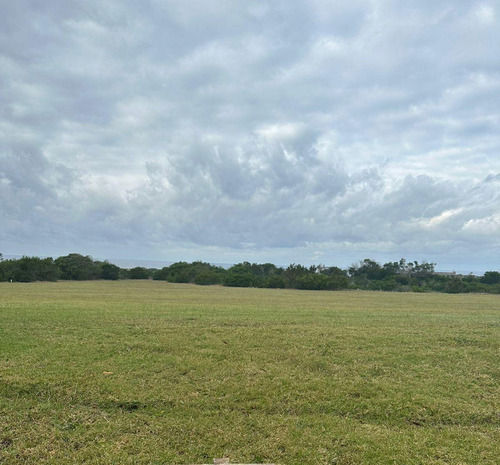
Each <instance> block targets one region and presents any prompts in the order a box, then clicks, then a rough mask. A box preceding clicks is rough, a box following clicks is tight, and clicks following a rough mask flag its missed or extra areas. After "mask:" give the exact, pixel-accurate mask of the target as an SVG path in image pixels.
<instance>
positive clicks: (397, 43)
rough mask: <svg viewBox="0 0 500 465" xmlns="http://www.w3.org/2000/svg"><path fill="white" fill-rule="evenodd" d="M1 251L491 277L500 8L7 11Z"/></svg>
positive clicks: (498, 186) (95, 2) (487, 4)
mask: <svg viewBox="0 0 500 465" xmlns="http://www.w3.org/2000/svg"><path fill="white" fill-rule="evenodd" d="M0 252H3V253H4V254H27V255H40V256H42V255H43V256H54V257H56V256H59V255H64V254H67V253H70V252H80V253H84V254H90V255H92V256H94V257H96V258H133V259H157V260H169V261H176V260H187V261H192V260H196V259H201V260H205V261H210V262H225V263H234V262H239V261H243V260H249V261H258V262H273V263H277V264H285V265H286V264H288V263H291V262H295V263H303V264H310V263H324V264H326V265H338V266H348V265H350V264H351V263H353V262H355V261H357V260H360V259H363V258H368V257H369V258H373V259H375V260H378V261H381V262H382V263H383V262H385V261H389V260H390V261H394V260H399V258H401V257H406V258H408V259H412V260H414V259H416V260H419V261H422V260H427V261H434V262H437V264H438V268H440V269H456V270H457V271H459V270H460V271H476V272H481V271H484V270H497V269H499V266H500V265H499V262H500V260H499V258H500V1H499V0H489V1H488V0H487V1H479V2H478V1H468V0H460V1H456V0H420V1H418V2H416V1H409V0H392V1H391V0H371V1H370V0H365V1H358V0H349V1H335V2H333V1H331V0H302V1H301V0H282V1H280V0H276V1H267V2H264V1H251V0H188V1H187V0H106V1H103V0H85V1H82V0H43V1H35V0H15V1H12V0H0Z"/></svg>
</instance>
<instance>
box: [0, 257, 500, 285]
mask: <svg viewBox="0 0 500 465" xmlns="http://www.w3.org/2000/svg"><path fill="white" fill-rule="evenodd" d="M434 267H435V263H425V262H424V263H418V262H417V261H414V262H411V261H409V262H408V261H406V260H405V259H404V258H402V259H401V260H399V261H397V262H388V263H385V264H383V265H381V264H379V263H377V262H376V261H374V260H370V259H365V260H363V261H361V262H359V263H357V264H354V265H352V266H351V267H350V268H349V269H347V270H342V269H340V268H338V267H336V266H330V267H327V266H324V265H312V266H309V267H305V266H302V265H296V264H291V265H289V266H288V267H286V268H284V267H278V266H276V265H273V264H272V263H264V264H258V263H249V262H243V263H238V264H236V265H233V266H231V267H230V268H228V269H226V268H223V267H220V266H215V265H211V264H210V263H205V262H200V261H196V262H192V263H187V262H177V263H174V264H172V265H170V266H167V267H164V268H162V269H147V268H143V267H135V268H131V269H124V268H120V267H118V266H116V265H114V264H112V263H109V262H107V261H104V262H101V261H95V260H93V259H92V258H91V257H89V256H84V255H80V254H77V253H72V254H69V255H66V256H64V257H59V258H57V259H55V260H54V259H52V258H43V259H42V258H38V257H22V258H20V259H11V260H2V256H1V254H0V281H17V282H32V281H57V280H58V279H62V280H75V281H84V280H85V281H86V280H94V279H105V280H117V279H153V280H157V281H168V282H171V283H194V284H199V285H210V284H221V285H224V286H229V287H260V288H281V289H304V290H340V289H365V290H377V291H398V292H404V291H413V292H447V293H451V294H458V293H471V292H486V293H493V294H499V293H500V273H499V272H498V271H487V272H486V273H484V275H483V276H475V275H466V276H464V275H457V274H453V273H437V272H435V270H434Z"/></svg>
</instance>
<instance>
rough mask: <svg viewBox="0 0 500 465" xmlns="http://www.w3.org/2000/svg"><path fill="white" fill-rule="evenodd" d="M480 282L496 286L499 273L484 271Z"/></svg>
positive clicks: (499, 276) (498, 280) (499, 278)
mask: <svg viewBox="0 0 500 465" xmlns="http://www.w3.org/2000/svg"><path fill="white" fill-rule="evenodd" d="M480 281H481V282H482V283H483V284H498V283H500V273H499V272H498V271H486V272H485V273H484V275H483V276H482V277H481V279H480Z"/></svg>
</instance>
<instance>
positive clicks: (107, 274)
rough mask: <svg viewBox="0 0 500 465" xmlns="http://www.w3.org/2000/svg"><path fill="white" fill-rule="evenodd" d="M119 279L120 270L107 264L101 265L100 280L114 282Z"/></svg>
mask: <svg viewBox="0 0 500 465" xmlns="http://www.w3.org/2000/svg"><path fill="white" fill-rule="evenodd" d="M119 277H120V268H119V267H118V266H116V265H113V264H112V263H109V262H104V263H103V264H102V265H101V278H102V279H110V280H112V281H116V280H117V279H118V278H119Z"/></svg>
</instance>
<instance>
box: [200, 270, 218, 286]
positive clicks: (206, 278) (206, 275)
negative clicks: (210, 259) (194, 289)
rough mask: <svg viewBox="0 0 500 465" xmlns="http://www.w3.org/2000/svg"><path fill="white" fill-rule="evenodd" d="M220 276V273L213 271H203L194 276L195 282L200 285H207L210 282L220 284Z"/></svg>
mask: <svg viewBox="0 0 500 465" xmlns="http://www.w3.org/2000/svg"><path fill="white" fill-rule="evenodd" d="M220 282H221V277H220V274H218V273H215V272H213V271H204V272H202V273H200V274H199V275H198V276H196V278H194V283H195V284H200V285H202V286H207V285H210V284H220Z"/></svg>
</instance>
